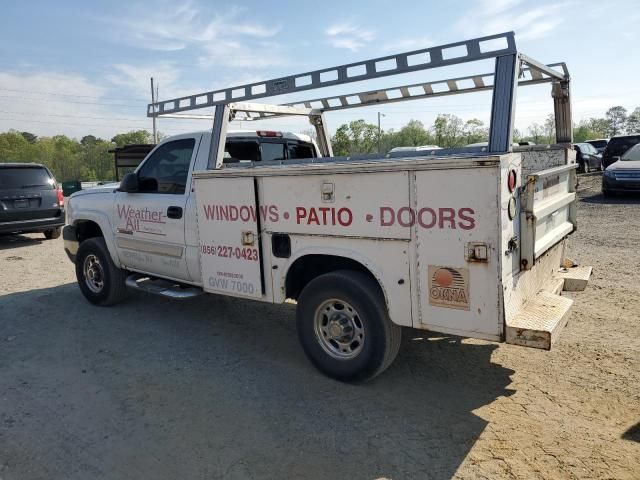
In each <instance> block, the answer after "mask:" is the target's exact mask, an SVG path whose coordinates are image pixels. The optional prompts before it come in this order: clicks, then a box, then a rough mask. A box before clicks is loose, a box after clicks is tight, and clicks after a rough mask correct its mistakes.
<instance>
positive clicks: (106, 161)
mask: <svg viewBox="0 0 640 480" xmlns="http://www.w3.org/2000/svg"><path fill="white" fill-rule="evenodd" d="M151 141H152V139H151V134H150V133H149V132H148V131H146V130H135V131H130V132H127V133H121V134H118V135H116V136H114V137H113V138H112V139H111V140H104V139H102V138H97V137H95V136H93V135H85V136H84V137H82V138H81V139H80V140H76V139H73V138H69V137H67V136H66V135H55V136H53V137H37V136H36V135H34V134H32V133H29V132H19V131H16V130H10V131H8V132H5V133H0V162H35V163H42V164H43V165H46V166H47V167H48V168H49V169H50V170H51V171H52V172H53V174H54V176H55V177H56V179H57V180H58V181H61V182H63V181H67V180H82V181H96V180H113V179H115V171H114V167H113V153H109V150H112V149H114V148H115V147H121V146H124V145H128V144H135V143H151Z"/></svg>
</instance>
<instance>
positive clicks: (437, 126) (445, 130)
mask: <svg viewBox="0 0 640 480" xmlns="http://www.w3.org/2000/svg"><path fill="white" fill-rule="evenodd" d="M462 128H463V123H462V119H461V118H460V117H457V116H455V115H451V114H448V113H447V114H439V115H438V116H437V117H436V119H435V121H434V122H433V135H434V137H435V141H436V145H438V146H439V147H442V148H452V147H461V146H463V145H464V137H463V135H462Z"/></svg>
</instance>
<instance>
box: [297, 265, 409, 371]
mask: <svg viewBox="0 0 640 480" xmlns="http://www.w3.org/2000/svg"><path fill="white" fill-rule="evenodd" d="M296 321H297V328H298V337H299V339H300V343H301V344H302V348H303V349H304V351H305V353H306V355H307V357H308V358H309V360H311V362H312V363H313V364H314V365H315V366H316V367H317V368H318V370H320V371H322V372H323V373H325V374H326V375H328V376H330V377H332V378H335V379H337V380H342V381H364V380H368V379H371V378H373V377H375V376H376V375H378V374H380V373H382V372H383V371H384V370H385V369H386V368H387V367H388V366H389V365H391V362H393V360H394V359H395V357H396V355H397V354H398V350H399V349H400V339H401V335H402V329H401V327H400V326H398V325H395V324H394V323H392V322H391V320H390V319H389V315H388V313H387V308H386V305H385V301H384V298H383V296H382V294H381V292H380V289H379V287H378V285H377V283H376V282H375V281H374V280H373V279H371V278H370V277H368V276H367V275H365V274H363V273H360V272H356V271H351V270H339V271H336V272H331V273H327V274H324V275H320V276H319V277H317V278H315V279H313V280H312V281H311V282H309V283H308V284H307V286H306V287H305V288H304V290H303V291H302V293H301V294H300V297H299V298H298V307H297V311H296Z"/></svg>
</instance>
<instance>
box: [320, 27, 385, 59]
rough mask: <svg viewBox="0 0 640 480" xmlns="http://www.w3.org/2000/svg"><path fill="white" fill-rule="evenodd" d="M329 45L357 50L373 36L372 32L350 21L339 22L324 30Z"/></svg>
mask: <svg viewBox="0 0 640 480" xmlns="http://www.w3.org/2000/svg"><path fill="white" fill-rule="evenodd" d="M325 34H326V36H327V37H328V41H329V45H331V46H332V47H335V48H346V49H348V50H351V51H352V52H357V51H358V50H360V49H361V48H363V47H364V46H365V45H366V44H367V43H369V42H370V41H371V40H373V39H374V38H375V34H374V32H372V31H371V30H366V29H364V28H361V27H360V26H358V25H353V24H351V23H339V24H335V25H332V26H330V27H329V28H327V30H326V31H325Z"/></svg>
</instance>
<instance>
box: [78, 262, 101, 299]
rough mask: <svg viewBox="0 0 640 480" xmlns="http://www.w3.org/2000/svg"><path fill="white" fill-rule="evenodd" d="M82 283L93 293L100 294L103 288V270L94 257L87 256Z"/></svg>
mask: <svg viewBox="0 0 640 480" xmlns="http://www.w3.org/2000/svg"><path fill="white" fill-rule="evenodd" d="M83 273H84V281H85V283H86V285H87V287H88V288H89V290H91V291H92V292H93V293H100V292H101V291H102V289H103V288H104V270H103V268H102V264H101V263H100V260H99V259H98V257H96V256H95V255H87V257H86V258H85V259H84V265H83Z"/></svg>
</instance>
